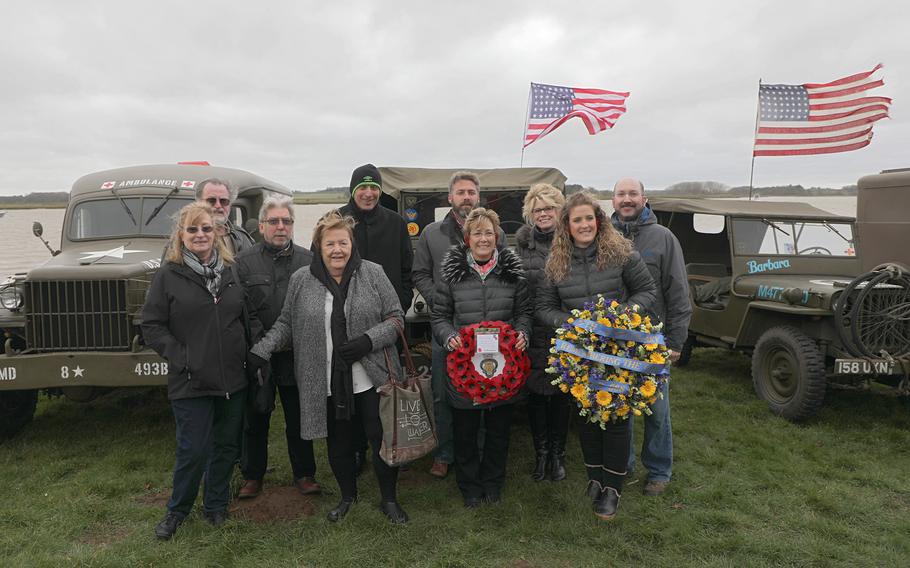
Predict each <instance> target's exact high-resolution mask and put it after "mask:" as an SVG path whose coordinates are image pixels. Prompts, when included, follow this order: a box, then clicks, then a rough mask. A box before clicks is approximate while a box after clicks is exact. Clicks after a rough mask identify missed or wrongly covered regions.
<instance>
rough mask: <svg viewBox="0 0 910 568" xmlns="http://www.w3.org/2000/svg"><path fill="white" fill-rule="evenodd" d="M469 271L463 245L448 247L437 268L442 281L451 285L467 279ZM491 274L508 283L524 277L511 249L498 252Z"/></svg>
mask: <svg viewBox="0 0 910 568" xmlns="http://www.w3.org/2000/svg"><path fill="white" fill-rule="evenodd" d="M471 271H472V269H471V267H470V266H469V265H468V246H467V245H463V244H462V245H455V246H452V247H450V248H449V250H448V251H447V252H446V255H445V256H444V257H443V259H442V264H441V265H440V267H439V273H440V275H441V276H442V280H443V281H444V282H449V283H452V284H455V283H458V282H461V281H463V280H465V279H466V278H468V276H470V274H471ZM493 273H495V274H498V275H499V277H500V278H502V280H503V281H505V282H510V283H513V282H517V281H518V279H519V278H523V277H524V275H525V273H524V268H523V267H522V265H521V259H520V258H518V255H517V254H515V252H514V251H512V250H511V249H502V250H501V251H499V259H498V260H497V262H496V267H495V268H494V269H493Z"/></svg>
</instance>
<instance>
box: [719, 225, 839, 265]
mask: <svg viewBox="0 0 910 568" xmlns="http://www.w3.org/2000/svg"><path fill="white" fill-rule="evenodd" d="M733 238H734V243H735V244H734V249H735V251H736V254H739V255H764V254H773V255H784V256H809V255H824V256H855V255H856V251H855V245H854V242H853V225H852V224H850V223H831V222H829V221H822V220H819V221H815V220H813V221H803V220H792V219H774V220H768V219H735V220H734V221H733Z"/></svg>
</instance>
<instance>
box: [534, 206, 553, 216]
mask: <svg viewBox="0 0 910 568" xmlns="http://www.w3.org/2000/svg"><path fill="white" fill-rule="evenodd" d="M554 211H556V207H553V206H552V205H547V206H546V207H538V208H537V209H531V213H533V214H534V215H539V214H541V213H552V212H554Z"/></svg>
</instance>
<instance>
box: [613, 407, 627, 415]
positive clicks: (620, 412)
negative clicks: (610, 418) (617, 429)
mask: <svg viewBox="0 0 910 568" xmlns="http://www.w3.org/2000/svg"><path fill="white" fill-rule="evenodd" d="M628 413H629V407H628V406H622V407H620V408H618V409H616V416H625V415H626V414H628Z"/></svg>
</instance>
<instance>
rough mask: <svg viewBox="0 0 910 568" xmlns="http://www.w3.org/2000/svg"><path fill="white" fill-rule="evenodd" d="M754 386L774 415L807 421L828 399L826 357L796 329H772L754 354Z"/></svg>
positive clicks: (760, 339)
mask: <svg viewBox="0 0 910 568" xmlns="http://www.w3.org/2000/svg"><path fill="white" fill-rule="evenodd" d="M752 383H753V385H754V387H755V392H756V393H757V394H758V396H759V397H760V398H762V399H764V400H765V401H766V402H767V403H768V407H769V408H770V409H771V412H773V413H774V414H776V415H778V416H782V417H784V418H786V419H787V420H790V421H793V422H799V421H801V420H805V419H807V418H809V417H811V416H812V415H814V414H815V413H816V412H817V411H818V409H819V408H821V405H822V402H824V400H825V389H826V388H827V379H826V377H825V357H824V354H823V353H822V352H821V350H820V349H819V348H818V344H817V343H815V341H813V340H812V339H810V338H809V337H808V336H806V334H804V333H803V332H801V331H800V330H798V329H796V328H795V327H790V326H779V327H772V328H771V329H769V330H768V331H766V332H765V333H764V334H763V335H762V336H761V338H759V340H758V343H757V344H756V345H755V351H754V352H753V353H752Z"/></svg>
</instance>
